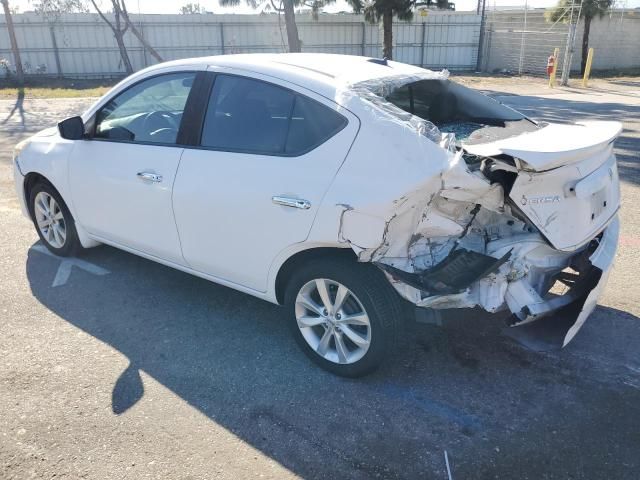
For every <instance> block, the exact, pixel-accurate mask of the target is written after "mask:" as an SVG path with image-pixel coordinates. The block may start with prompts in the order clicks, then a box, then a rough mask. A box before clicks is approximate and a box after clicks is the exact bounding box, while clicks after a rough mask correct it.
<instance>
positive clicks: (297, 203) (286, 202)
mask: <svg viewBox="0 0 640 480" xmlns="http://www.w3.org/2000/svg"><path fill="white" fill-rule="evenodd" d="M271 201H272V202H273V203H275V204H276V205H282V206H283V207H293V208H300V209H302V210H309V209H310V208H311V202H310V201H309V200H302V199H301V198H293V197H279V196H277V195H276V196H273V197H271Z"/></svg>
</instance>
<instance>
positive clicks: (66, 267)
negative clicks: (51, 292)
mask: <svg viewBox="0 0 640 480" xmlns="http://www.w3.org/2000/svg"><path fill="white" fill-rule="evenodd" d="M31 249H32V250H35V251H36V252H40V253H44V254H45V255H49V256H50V257H54V258H58V259H60V266H58V271H57V272H56V276H55V278H54V279H53V283H52V284H51V286H52V287H59V286H60V285H64V284H65V283H67V281H68V280H69V277H70V276H71V268H72V267H74V266H75V267H78V268H81V269H82V270H84V271H85V272H89V273H93V274H94V275H107V274H109V273H111V272H110V271H109V270H107V269H106V268H102V267H99V266H98V265H94V264H93V263H90V262H87V261H86V260H80V259H79V258H71V257H58V256H57V255H54V254H53V253H51V252H50V251H49V250H47V247H45V246H44V245H34V246H33V247H31Z"/></svg>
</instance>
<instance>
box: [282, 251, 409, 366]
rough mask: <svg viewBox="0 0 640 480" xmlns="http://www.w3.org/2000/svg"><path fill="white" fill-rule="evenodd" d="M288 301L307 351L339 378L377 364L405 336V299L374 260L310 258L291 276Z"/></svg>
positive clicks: (294, 326) (295, 329) (294, 329)
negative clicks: (395, 289) (370, 262)
mask: <svg viewBox="0 0 640 480" xmlns="http://www.w3.org/2000/svg"><path fill="white" fill-rule="evenodd" d="M285 301H286V304H287V308H288V310H289V312H290V314H291V319H290V320H289V325H290V327H291V330H292V333H293V335H294V337H295V339H296V341H297V343H298V344H299V345H300V347H301V348H302V350H303V351H304V352H305V353H306V354H307V356H308V357H309V358H311V360H313V361H314V362H315V363H317V364H318V365H320V366H321V367H322V368H324V369H326V370H328V371H330V372H332V373H335V374H337V375H340V376H345V377H359V376H362V375H366V374H367V373H370V372H372V371H373V370H375V369H376V368H378V366H379V365H380V364H381V363H382V361H383V360H384V358H385V357H386V356H387V355H388V354H389V353H390V352H391V351H392V350H393V349H394V347H395V344H396V340H397V338H398V337H399V334H400V332H399V330H400V325H401V318H400V317H401V313H402V307H401V303H400V299H399V297H398V295H397V294H396V293H395V292H394V291H393V289H392V287H391V286H390V285H389V283H388V282H387V280H386V279H385V278H384V276H383V274H382V272H380V271H379V270H378V269H376V267H374V266H373V265H370V264H359V263H355V262H353V263H352V262H348V261H344V260H343V261H340V260H327V259H324V260H314V261H311V262H309V263H308V264H306V265H304V266H303V267H302V268H301V269H300V270H299V271H298V272H296V273H295V274H294V275H293V276H292V278H291V281H290V282H289V284H288V288H287V291H286V294H285Z"/></svg>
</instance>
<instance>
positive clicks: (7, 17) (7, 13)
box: [0, 0, 24, 85]
mask: <svg viewBox="0 0 640 480" xmlns="http://www.w3.org/2000/svg"><path fill="white" fill-rule="evenodd" d="M0 1H2V7H3V8H4V21H5V22H7V30H8V31H9V41H10V42H11V52H12V53H13V61H14V62H15V64H16V81H17V82H18V85H23V84H24V72H23V70H22V60H21V59H20V49H19V48H18V41H17V40H16V31H15V30H14V28H13V18H11V9H10V8H9V0H0Z"/></svg>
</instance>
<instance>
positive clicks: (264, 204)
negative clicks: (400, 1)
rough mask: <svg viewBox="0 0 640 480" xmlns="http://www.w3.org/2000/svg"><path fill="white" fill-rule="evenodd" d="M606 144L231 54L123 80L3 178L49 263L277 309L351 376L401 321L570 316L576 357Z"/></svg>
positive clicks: (337, 64) (312, 351) (594, 251)
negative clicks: (133, 267) (141, 271)
mask: <svg viewBox="0 0 640 480" xmlns="http://www.w3.org/2000/svg"><path fill="white" fill-rule="evenodd" d="M620 131H621V125H620V124H619V123H617V122H589V123H587V122H584V123H577V124H573V125H553V124H539V123H536V122H533V121H531V120H530V119H528V118H526V117H525V116H524V115H522V114H520V113H518V112H516V111H514V110H512V109H510V108H507V107H505V106H503V105H501V104H500V103H498V102H496V101H494V100H491V99H490V98H488V97H486V96H484V95H482V94H479V93H477V92H474V91H472V90H470V89H468V88H465V87H463V86H461V85H458V84H456V83H454V82H452V81H450V80H448V79H447V74H446V72H440V73H436V72H431V71H428V70H423V69H420V68H417V67H413V66H409V65H404V64H401V63H396V62H391V61H389V62H387V61H384V60H377V59H367V58H363V57H351V56H340V55H324V54H279V55H278V54H264V55H228V56H220V57H208V58H199V59H188V60H180V61H176V62H170V63H165V64H160V65H156V66H154V67H151V68H148V69H146V70H143V71H140V72H138V73H136V74H134V75H132V76H131V77H129V78H127V79H125V80H124V81H122V82H121V83H119V84H118V85H117V86H115V87H114V88H113V89H112V90H111V91H110V92H109V93H107V94H106V95H105V96H104V97H103V98H102V99H100V100H99V101H97V102H96V103H95V104H94V105H93V106H92V107H91V108H89V110H88V111H87V112H86V113H85V114H84V115H82V117H74V118H71V119H67V120H65V121H63V122H61V123H60V124H59V126H58V128H57V129H56V128H52V129H48V130H45V131H43V132H40V133H39V134H37V135H35V136H33V137H31V138H30V139H28V140H27V141H25V142H22V143H21V144H19V145H18V146H17V148H16V153H15V160H14V165H15V169H14V171H15V182H16V188H17V191H18V194H19V197H20V198H21V199H22V202H23V211H24V213H25V215H27V216H28V217H29V218H31V219H32V220H33V222H34V224H35V226H36V230H37V232H38V234H39V236H40V239H41V240H42V242H43V243H44V244H45V245H46V246H47V247H48V248H49V249H50V250H51V251H52V252H54V253H56V254H59V255H70V254H73V253H74V252H76V251H77V249H78V248H80V247H84V248H89V247H93V246H96V245H98V244H101V243H105V244H109V245H113V246H115V247H118V248H122V249H124V250H127V251H129V252H132V253H135V254H138V255H141V256H143V257H146V258H149V259H152V260H155V261H158V262H161V263H163V264H165V265H169V266H172V267H175V268H178V269H180V270H183V271H186V272H189V273H192V274H195V275H198V276H200V277H203V278H206V279H209V280H212V281H214V282H217V283H220V284H223V285H227V286H229V287H232V288H235V289H238V290H241V291H244V292H247V293H249V294H252V295H255V296H257V297H260V298H262V299H265V300H268V301H271V302H274V303H280V304H285V305H287V308H288V311H289V314H290V318H289V319H288V320H287V321H288V322H289V324H290V325H291V328H292V331H293V333H294V336H295V338H296V340H297V341H298V343H299V344H300V346H301V347H302V349H303V350H304V351H305V352H306V353H307V355H308V356H309V357H310V358H312V359H313V360H314V361H315V362H317V363H318V364H319V365H321V366H322V367H324V368H326V369H328V370H330V371H332V372H334V373H337V374H340V375H348V376H357V375H362V374H365V373H367V372H370V371H371V370H373V369H374V368H375V367H376V366H378V365H379V364H380V363H381V362H382V361H383V359H384V357H385V355H386V354H387V353H389V352H390V351H391V350H392V348H393V346H394V344H395V340H396V338H397V337H398V335H400V332H401V330H402V329H401V325H402V322H403V321H405V319H406V318H407V317H408V316H409V315H408V314H407V313H408V312H410V309H409V308H407V307H408V306H411V307H412V308H413V306H414V305H415V306H417V307H422V308H430V309H451V308H472V307H481V308H483V309H485V310H487V311H489V312H498V311H501V310H508V311H510V312H512V313H513V316H512V322H511V323H512V325H513V326H515V327H517V326H518V325H522V324H525V323H529V322H533V321H536V320H538V319H541V318H543V317H545V316H549V315H551V314H553V313H554V312H557V311H559V310H560V309H562V308H564V307H567V306H570V305H571V306H574V307H576V306H577V308H574V311H575V322H573V325H572V326H571V328H570V329H569V331H568V332H567V333H566V336H565V337H564V343H565V344H566V343H567V342H569V341H570V340H571V338H573V336H574V335H575V334H576V332H577V331H578V329H579V328H580V327H581V326H582V324H583V323H584V321H585V320H586V318H587V316H588V315H589V314H590V313H591V311H592V310H593V309H594V307H595V305H596V301H597V299H598V296H599V295H600V294H601V292H602V290H603V287H604V285H605V283H606V280H607V275H608V273H609V270H610V268H611V266H612V262H613V258H614V255H615V250H616V245H617V240H618V220H617V211H618V208H619V204H620V192H619V184H618V173H617V167H616V158H615V156H614V154H613V142H614V140H615V139H616V137H617V136H618V135H619V133H620ZM183 321H188V319H184V320H183Z"/></svg>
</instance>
